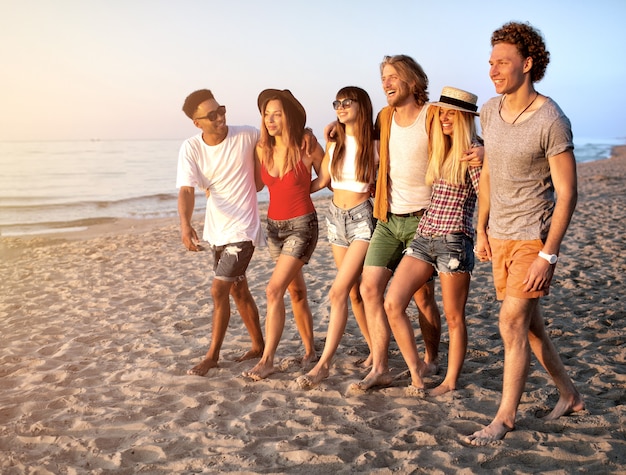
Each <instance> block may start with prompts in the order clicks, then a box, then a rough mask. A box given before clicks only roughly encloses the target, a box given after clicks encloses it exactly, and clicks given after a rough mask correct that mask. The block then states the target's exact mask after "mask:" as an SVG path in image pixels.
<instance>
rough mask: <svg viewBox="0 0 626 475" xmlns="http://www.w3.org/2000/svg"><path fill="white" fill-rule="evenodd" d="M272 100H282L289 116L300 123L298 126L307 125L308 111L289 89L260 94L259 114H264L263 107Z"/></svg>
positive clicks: (266, 91)
mask: <svg viewBox="0 0 626 475" xmlns="http://www.w3.org/2000/svg"><path fill="white" fill-rule="evenodd" d="M272 99H280V100H281V102H282V103H283V105H284V107H286V108H288V109H289V110H288V112H287V113H288V114H289V116H290V117H291V118H292V119H294V120H295V121H297V122H298V124H299V125H300V124H301V125H302V128H304V125H305V124H306V111H305V110H304V107H303V106H302V104H300V102H299V101H298V99H296V98H295V97H294V96H293V94H292V93H291V91H290V90H289V89H283V90H282V91H281V90H280V89H265V90H264V91H262V92H261V94H259V98H258V99H257V104H258V106H259V112H261V113H263V105H264V104H265V103H266V102H267V101H270V100H272Z"/></svg>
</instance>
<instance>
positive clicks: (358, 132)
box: [330, 86, 376, 183]
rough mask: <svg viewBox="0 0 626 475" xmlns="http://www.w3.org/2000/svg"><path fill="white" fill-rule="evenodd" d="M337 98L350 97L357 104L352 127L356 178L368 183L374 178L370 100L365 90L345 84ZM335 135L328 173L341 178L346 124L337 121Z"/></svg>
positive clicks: (372, 127) (372, 126)
mask: <svg viewBox="0 0 626 475" xmlns="http://www.w3.org/2000/svg"><path fill="white" fill-rule="evenodd" d="M336 98H337V99H352V100H353V101H355V102H356V103H357V104H358V105H359V111H358V113H357V115H356V124H355V127H354V133H355V137H354V138H355V139H356V144H357V150H356V157H355V161H356V167H355V168H356V178H357V180H358V181H360V182H362V183H370V182H372V181H373V179H374V174H375V170H376V169H375V166H376V164H375V163H374V152H375V150H374V124H373V121H372V117H373V112H372V101H371V100H370V96H369V95H368V94H367V92H366V91H364V90H363V89H361V88H360V87H356V86H347V87H344V88H342V89H340V90H339V92H337V95H336ZM337 124H338V126H337V137H336V145H335V151H334V152H333V160H332V164H331V167H330V174H331V176H332V177H333V178H334V179H341V170H342V169H343V160H344V158H345V155H346V126H345V124H342V123H341V122H338V123H337Z"/></svg>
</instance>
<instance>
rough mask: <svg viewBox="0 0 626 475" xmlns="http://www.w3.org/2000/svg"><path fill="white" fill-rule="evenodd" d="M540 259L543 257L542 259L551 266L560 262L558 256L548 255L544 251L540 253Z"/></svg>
mask: <svg viewBox="0 0 626 475" xmlns="http://www.w3.org/2000/svg"><path fill="white" fill-rule="evenodd" d="M539 257H541V258H542V259H545V260H546V261H548V262H549V263H550V264H556V261H558V260H559V256H557V255H556V254H546V253H545V252H543V251H539Z"/></svg>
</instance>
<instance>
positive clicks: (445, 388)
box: [428, 380, 456, 397]
mask: <svg viewBox="0 0 626 475" xmlns="http://www.w3.org/2000/svg"><path fill="white" fill-rule="evenodd" d="M455 389H456V386H453V385H450V384H448V383H446V382H445V380H444V381H443V382H442V383H441V384H440V385H439V386H437V387H436V388H433V389H431V390H430V391H428V395H429V396H433V397H436V396H441V395H442V394H445V393H448V392H450V391H454V390H455Z"/></svg>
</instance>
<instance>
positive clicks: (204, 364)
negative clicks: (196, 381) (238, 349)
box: [187, 358, 217, 376]
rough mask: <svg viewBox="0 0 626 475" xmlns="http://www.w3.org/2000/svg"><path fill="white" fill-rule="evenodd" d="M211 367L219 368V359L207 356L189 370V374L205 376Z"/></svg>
mask: <svg viewBox="0 0 626 475" xmlns="http://www.w3.org/2000/svg"><path fill="white" fill-rule="evenodd" d="M211 368H217V361H215V360H212V359H209V358H205V359H203V360H202V361H201V362H200V363H199V364H197V365H195V366H194V367H193V368H191V369H189V370H187V374H189V375H191V376H204V375H205V374H207V373H208V372H209V370H210V369H211Z"/></svg>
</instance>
